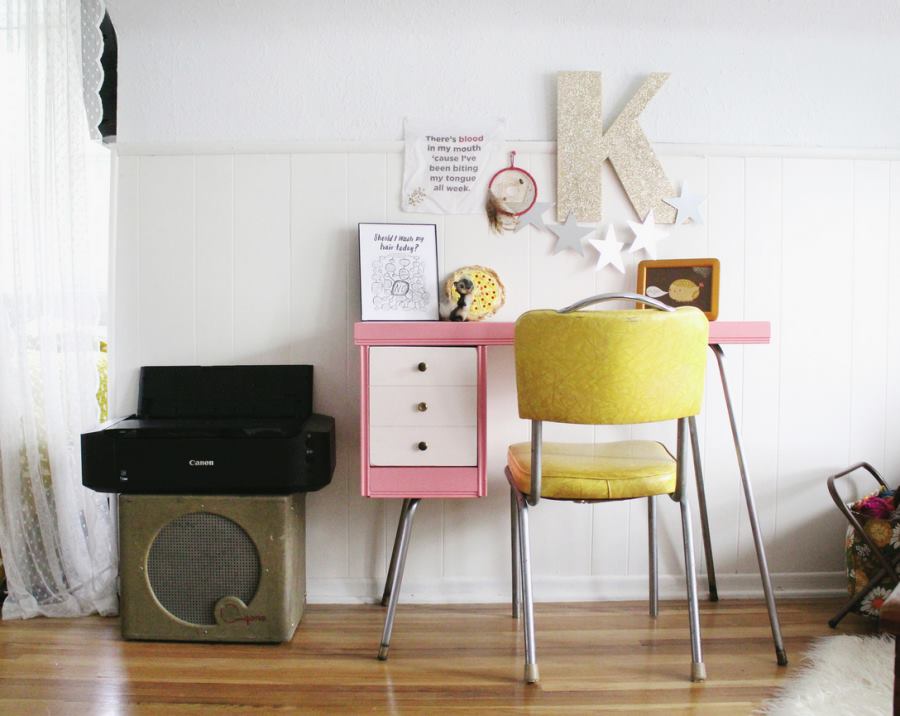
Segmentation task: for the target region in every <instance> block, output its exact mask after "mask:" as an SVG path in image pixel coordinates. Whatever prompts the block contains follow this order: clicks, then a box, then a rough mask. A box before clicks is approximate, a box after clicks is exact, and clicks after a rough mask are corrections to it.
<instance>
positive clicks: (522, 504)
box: [505, 293, 706, 684]
mask: <svg viewBox="0 0 900 716" xmlns="http://www.w3.org/2000/svg"><path fill="white" fill-rule="evenodd" d="M622 299H624V300H631V301H639V302H642V303H645V304H647V305H649V306H651V307H653V308H656V309H657V310H661V311H674V310H675V309H674V308H672V307H671V306H667V305H665V304H664V303H661V302H660V301H657V300H655V299H652V298H648V297H646V296H641V295H639V294H636V293H613V294H601V295H598V296H592V297H591V298H587V299H584V300H583V301H579V302H578V303H574V304H572V305H571V306H568V307H566V308H564V309H562V310H561V311H559V313H571V312H573V311H577V310H579V309H581V308H586V307H588V306H591V305H593V304H595V303H600V302H603V301H611V300H622ZM689 420H690V419H689V418H679V419H678V421H677V424H678V437H677V446H676V463H677V464H676V472H675V474H676V479H675V491H674V492H673V493H672V494H671V495H670V497H671V498H672V500H674V501H675V502H677V503H678V504H679V506H680V507H681V529H682V535H683V544H684V563H685V581H686V583H687V593H688V614H689V620H688V621H689V625H690V631H691V680H692V681H703V680H705V679H706V667H705V666H704V664H703V652H702V646H701V643H700V608H699V604H698V600H697V574H696V564H695V560H694V538H693V529H692V525H691V507H690V501H689V499H688V496H687V492H686V489H685V488H686V486H687V485H686V481H685V457H686V452H687V439H688V434H690V437H691V439H692V442H693V444H694V456H695V457H696V458H698V460H697V463H696V464H699V445H698V444H697V443H696V428H695V427H694V428H693V429H691V428H690V427H689V425H688V423H689ZM542 444H543V422H542V421H540V420H532V421H531V482H530V489H529V494H528V495H525V494H524V493H522V492H521V491H520V490H519V489H518V488H517V487H516V485H515V482H514V480H513V477H512V473H511V472H510V470H509V468H508V467H507V468H506V471H505V472H506V479H507V481H508V482H509V487H510V509H511V517H512V524H511V525H510V531H511V544H512V556H513V566H512V585H513V597H512V611H513V617H515V618H518V616H519V612H520V605H521V611H523V612H524V614H523V616H524V619H523V631H524V636H525V681H526V682H527V683H530V684H531V683H536V682H537V681H538V680H539V678H540V674H539V669H538V665H537V651H536V645H535V630H534V599H533V595H532V584H531V545H530V539H529V530H528V510H529V507H535V506H537V504H538V503H539V502H540V501H541V477H542V470H541V459H542ZM701 474H702V473H701ZM564 501H567V500H564ZM609 501H610V500H584V501H579V502H586V503H595V502H609ZM647 514H648V533H649V534H648V536H649V556H650V570H649V580H650V615H651V616H653V617H655V616H656V615H657V614H658V613H659V597H658V594H659V575H658V560H657V540H656V503H655V501H654V496H650V497H648V498H647ZM517 558H518V559H517ZM516 562H518V565H517V564H516ZM517 566H518V568H517Z"/></svg>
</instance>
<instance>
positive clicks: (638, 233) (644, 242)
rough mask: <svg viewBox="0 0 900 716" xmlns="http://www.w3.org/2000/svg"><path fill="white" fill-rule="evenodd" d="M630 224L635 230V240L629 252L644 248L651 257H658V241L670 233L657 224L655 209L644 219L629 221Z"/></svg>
mask: <svg viewBox="0 0 900 716" xmlns="http://www.w3.org/2000/svg"><path fill="white" fill-rule="evenodd" d="M628 226H630V227H631V230H632V231H633V232H634V241H633V242H631V246H629V247H628V252H629V253H634V252H635V251H640V250H641V249H644V251H646V252H647V255H648V256H649V257H650V258H651V259H655V258H656V242H657V241H662V240H663V239H665V238H666V237H667V236H668V235H669V234H668V232H666V231H663V230H662V229H660V228H659V227H658V226H657V225H656V221H655V220H654V218H653V209H650V211H648V212H647V216H646V218H645V219H644V220H643V221H629V222H628Z"/></svg>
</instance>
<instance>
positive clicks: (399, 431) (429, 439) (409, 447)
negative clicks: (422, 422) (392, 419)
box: [369, 426, 478, 467]
mask: <svg viewBox="0 0 900 716" xmlns="http://www.w3.org/2000/svg"><path fill="white" fill-rule="evenodd" d="M419 443H422V444H423V445H424V446H426V449H425V450H422V449H420V447H419ZM477 463H478V445H477V438H476V431H475V427H474V426H473V427H421V428H414V427H399V428H394V427H372V428H371V429H370V430H369V464H370V465H379V466H399V465H418V466H433V467H438V466H444V465H452V466H460V467H464V466H472V465H476V464H477Z"/></svg>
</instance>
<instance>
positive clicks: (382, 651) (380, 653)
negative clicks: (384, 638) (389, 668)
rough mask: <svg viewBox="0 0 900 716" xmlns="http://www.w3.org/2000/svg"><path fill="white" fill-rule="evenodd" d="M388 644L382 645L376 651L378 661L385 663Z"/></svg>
mask: <svg viewBox="0 0 900 716" xmlns="http://www.w3.org/2000/svg"><path fill="white" fill-rule="evenodd" d="M390 648H391V646H390V644H382V645H381V647H380V648H379V649H378V661H387V658H388V649H390Z"/></svg>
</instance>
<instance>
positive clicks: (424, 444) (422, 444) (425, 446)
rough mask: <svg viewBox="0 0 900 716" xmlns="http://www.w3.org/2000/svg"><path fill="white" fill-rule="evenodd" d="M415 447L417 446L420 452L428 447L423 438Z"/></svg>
mask: <svg viewBox="0 0 900 716" xmlns="http://www.w3.org/2000/svg"><path fill="white" fill-rule="evenodd" d="M416 447H418V448H419V450H421V451H422V452H425V451H426V450H427V449H428V443H426V442H425V441H424V440H423V441H422V442H420V443H419V444H418V445H417V446H416Z"/></svg>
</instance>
